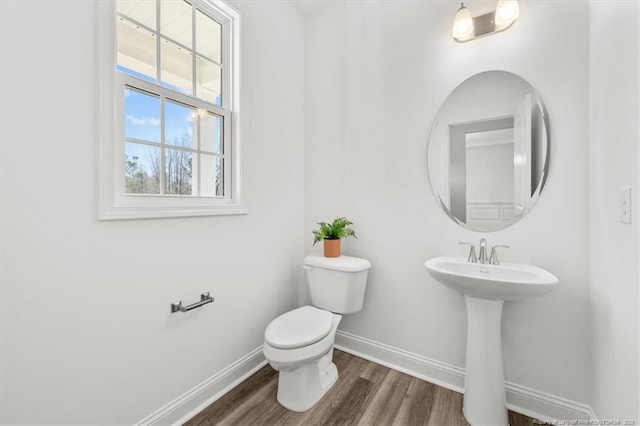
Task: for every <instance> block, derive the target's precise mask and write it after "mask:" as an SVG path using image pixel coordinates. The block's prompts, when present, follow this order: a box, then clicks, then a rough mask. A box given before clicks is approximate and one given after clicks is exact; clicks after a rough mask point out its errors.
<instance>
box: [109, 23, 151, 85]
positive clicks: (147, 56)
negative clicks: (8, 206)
mask: <svg viewBox="0 0 640 426" xmlns="http://www.w3.org/2000/svg"><path fill="white" fill-rule="evenodd" d="M117 63H118V69H120V70H121V71H124V72H127V73H129V74H131V75H134V76H136V77H138V78H142V79H144V80H148V81H152V82H155V81H156V39H155V37H154V35H153V33H151V32H149V31H147V30H145V29H143V28H141V27H139V26H136V25H135V24H134V23H132V22H129V21H127V20H126V19H123V18H119V19H118V57H117Z"/></svg>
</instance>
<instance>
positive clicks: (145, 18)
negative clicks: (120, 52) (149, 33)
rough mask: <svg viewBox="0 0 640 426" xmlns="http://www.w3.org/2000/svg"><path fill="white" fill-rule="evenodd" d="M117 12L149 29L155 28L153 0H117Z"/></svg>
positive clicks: (154, 3) (154, 4)
mask: <svg viewBox="0 0 640 426" xmlns="http://www.w3.org/2000/svg"><path fill="white" fill-rule="evenodd" d="M118 12H119V13H121V14H123V15H126V16H128V17H129V18H131V19H133V20H135V21H137V22H140V23H141V24H144V25H146V26H147V27H149V28H151V29H154V30H155V29H156V2H155V0H118Z"/></svg>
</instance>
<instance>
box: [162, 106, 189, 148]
mask: <svg viewBox="0 0 640 426" xmlns="http://www.w3.org/2000/svg"><path fill="white" fill-rule="evenodd" d="M196 118H197V111H196V109H195V108H191V107H188V106H185V105H182V104H178V103H176V102H171V101H166V102H165V104H164V120H165V121H164V141H165V143H167V144H170V145H176V146H183V147H185V148H197V141H196V134H195V126H194V125H193V123H194V121H195V120H196Z"/></svg>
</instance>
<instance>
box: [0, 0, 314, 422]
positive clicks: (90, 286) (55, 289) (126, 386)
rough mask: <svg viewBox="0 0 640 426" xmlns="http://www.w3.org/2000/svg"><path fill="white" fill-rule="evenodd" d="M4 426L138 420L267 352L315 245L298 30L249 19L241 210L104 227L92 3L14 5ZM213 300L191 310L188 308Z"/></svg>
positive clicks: (8, 41)
mask: <svg viewBox="0 0 640 426" xmlns="http://www.w3.org/2000/svg"><path fill="white" fill-rule="evenodd" d="M1 4H2V6H1V7H2V13H0V16H1V23H0V29H1V30H0V31H1V42H2V47H1V55H2V56H1V58H0V63H1V66H2V83H1V89H0V92H1V93H2V96H0V99H1V112H0V117H1V119H2V123H1V125H0V129H1V132H2V133H1V141H2V163H1V171H2V209H1V217H2V228H1V232H2V240H1V241H2V257H1V261H2V271H1V284H2V288H1V290H2V293H1V296H0V300H1V304H2V317H1V321H0V322H1V327H2V329H1V335H2V342H1V345H0V346H1V350H2V352H1V368H2V384H1V387H2V388H1V394H2V401H1V405H2V410H0V411H1V412H2V413H1V418H0V423H2V424H15V423H31V424H34V423H60V424H73V423H76V424H130V423H133V422H135V421H138V420H140V419H142V418H143V417H145V416H147V415H148V414H150V413H151V412H153V411H155V410H156V409H158V408H160V407H162V406H163V405H164V404H166V403H167V402H169V401H171V400H172V399H174V398H176V397H177V396H179V395H181V394H183V393H184V392H185V391H187V390H189V389H191V388H193V387H194V386H195V385H197V384H199V383H200V382H202V381H203V380H205V379H207V378H209V377H210V376H212V375H213V374H215V373H216V372H218V371H220V370H222V369H223V368H224V367H226V366H228V365H229V364H231V363H232V362H235V361H236V360H238V359H239V358H241V357H242V356H244V355H245V354H247V353H249V352H250V351H252V350H253V349H255V348H257V347H258V346H260V345H261V344H262V340H263V333H264V328H265V326H266V324H267V323H268V322H269V321H270V320H271V319H272V318H273V317H275V316H276V315H278V314H280V313H282V312H284V311H285V310H287V309H290V308H291V307H293V306H294V305H295V304H296V290H297V286H298V283H299V282H300V281H301V280H302V275H301V273H300V268H299V264H300V262H301V259H302V255H303V251H304V249H303V246H302V240H303V237H302V230H303V228H304V225H303V190H304V187H303V178H304V175H303V158H304V154H303V151H304V147H303V144H302V139H303V136H304V134H303V87H304V86H303V84H304V83H303V79H304V61H303V58H304V57H303V48H304V46H303V43H304V41H303V40H304V39H303V35H304V34H303V25H304V22H303V20H302V17H301V15H300V14H299V12H298V11H297V10H295V9H293V8H292V7H291V6H290V5H289V4H288V3H286V2H278V1H273V2H271V1H263V2H241V1H238V2H233V3H232V4H233V5H234V6H235V7H236V8H237V9H238V10H239V11H240V13H241V15H242V23H243V33H242V47H243V56H242V67H243V100H244V102H243V105H244V107H245V109H244V110H243V119H244V120H245V130H246V131H245V133H244V141H245V143H247V148H248V151H247V154H248V155H247V158H246V171H247V183H248V189H249V192H250V194H249V196H250V205H249V209H250V213H249V214H248V215H246V216H234V217H209V218H191V219H168V220H140V221H117V222H97V221H96V161H95V159H94V156H95V153H96V145H97V141H96V139H97V135H96V117H95V114H96V108H97V102H99V99H96V96H95V93H96V68H95V66H96V65H95V64H96V57H95V45H96V40H95V37H96V35H95V22H96V20H95V16H96V11H97V7H96V4H97V0H96V1H85V2H78V1H51V2H34V1H2V2H1ZM204 291H210V292H211V294H212V295H213V296H214V297H215V298H216V301H215V303H214V304H212V305H207V306H205V307H203V308H201V309H199V310H196V311H193V312H190V313H188V314H173V315H172V314H170V313H169V305H170V304H171V303H172V302H175V301H177V300H183V301H184V302H185V303H192V302H194V301H196V300H198V298H199V295H200V293H202V292H204Z"/></svg>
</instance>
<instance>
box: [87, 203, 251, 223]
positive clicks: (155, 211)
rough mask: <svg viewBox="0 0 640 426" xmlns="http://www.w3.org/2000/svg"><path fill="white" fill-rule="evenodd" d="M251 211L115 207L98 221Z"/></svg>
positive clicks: (229, 207)
mask: <svg viewBox="0 0 640 426" xmlns="http://www.w3.org/2000/svg"><path fill="white" fill-rule="evenodd" d="M248 213H249V211H248V209H247V208H246V207H244V206H242V205H239V204H228V205H221V206H190V207H170V206H162V207H159V206H146V207H139V206H136V207H133V206H117V205H116V206H113V207H105V208H100V212H99V214H98V220H101V221H102V220H127V219H161V218H172V217H199V216H231V215H245V214H248Z"/></svg>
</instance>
